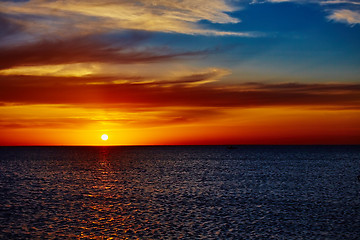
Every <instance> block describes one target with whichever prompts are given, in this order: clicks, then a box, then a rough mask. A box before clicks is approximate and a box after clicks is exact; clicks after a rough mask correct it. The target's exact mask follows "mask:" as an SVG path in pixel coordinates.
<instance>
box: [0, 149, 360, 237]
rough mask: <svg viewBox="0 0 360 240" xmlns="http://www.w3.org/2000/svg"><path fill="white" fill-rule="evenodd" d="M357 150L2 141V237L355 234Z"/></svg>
mask: <svg viewBox="0 0 360 240" xmlns="http://www.w3.org/2000/svg"><path fill="white" fill-rule="evenodd" d="M358 175H360V147H359V146H237V147H235V148H234V147H231V148H229V147H227V146H154V147H1V148H0V239H81V238H83V239H108V238H113V239H137V238H138V239H360V181H359V180H358Z"/></svg>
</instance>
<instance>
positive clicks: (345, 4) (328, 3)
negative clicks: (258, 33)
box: [251, 0, 360, 25]
mask: <svg viewBox="0 0 360 240" xmlns="http://www.w3.org/2000/svg"><path fill="white" fill-rule="evenodd" d="M266 2H268V3H282V2H293V3H299V4H319V5H321V6H323V7H324V10H325V11H326V12H330V15H328V16H327V18H328V19H330V20H332V21H336V22H341V23H346V24H349V25H354V24H358V23H360V9H359V5H360V2H357V1H350V0H325V1H317V0H262V1H258V0H253V1H252V2H251V3H252V4H259V3H266Z"/></svg>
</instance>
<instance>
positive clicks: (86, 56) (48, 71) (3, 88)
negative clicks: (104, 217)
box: [0, 0, 360, 146]
mask: <svg viewBox="0 0 360 240" xmlns="http://www.w3.org/2000/svg"><path fill="white" fill-rule="evenodd" d="M359 123H360V1H358V0H327V1H326V0H319V1H315V0H247V1H245V0H211V1H208V0H118V1H117V0H104V1H101V0H97V1H95V0H61V1H60V0H29V1H26V0H18V1H11V0H5V1H4V0H0V145H1V146H9V145H174V144H182V145H183V144H185V145H187V144H189V145H191V144H200V145H203V144H360V124H359ZM102 134H107V135H108V136H109V138H108V140H107V141H103V140H101V135H102Z"/></svg>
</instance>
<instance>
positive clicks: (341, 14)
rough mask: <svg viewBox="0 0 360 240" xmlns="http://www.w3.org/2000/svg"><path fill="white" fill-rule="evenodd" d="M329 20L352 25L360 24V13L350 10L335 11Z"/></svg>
mask: <svg viewBox="0 0 360 240" xmlns="http://www.w3.org/2000/svg"><path fill="white" fill-rule="evenodd" d="M328 19H330V20H333V21H336V22H343V23H347V24H350V25H354V24H359V23H360V12H359V11H352V10H348V9H341V10H334V11H333V12H332V13H331V14H330V15H329V16H328Z"/></svg>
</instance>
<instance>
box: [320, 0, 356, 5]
mask: <svg viewBox="0 0 360 240" xmlns="http://www.w3.org/2000/svg"><path fill="white" fill-rule="evenodd" d="M320 4H324V5H326V4H354V5H360V2H354V1H347V0H328V1H321V2H320Z"/></svg>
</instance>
